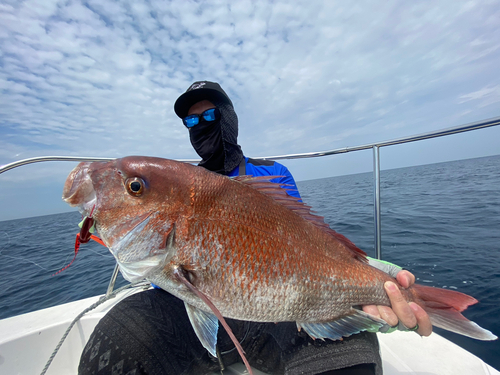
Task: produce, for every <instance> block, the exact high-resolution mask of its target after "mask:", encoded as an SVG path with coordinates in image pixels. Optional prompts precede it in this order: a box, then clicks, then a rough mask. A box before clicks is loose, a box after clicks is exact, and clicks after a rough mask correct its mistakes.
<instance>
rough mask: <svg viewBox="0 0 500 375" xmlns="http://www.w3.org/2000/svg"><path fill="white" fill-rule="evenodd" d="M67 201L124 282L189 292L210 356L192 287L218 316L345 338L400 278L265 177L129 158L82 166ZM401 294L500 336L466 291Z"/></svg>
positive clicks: (467, 326) (465, 327)
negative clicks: (471, 312) (475, 318)
mask: <svg viewBox="0 0 500 375" xmlns="http://www.w3.org/2000/svg"><path fill="white" fill-rule="evenodd" d="M63 199H64V200H65V201H66V202H67V203H69V204H70V205H72V206H77V207H78V208H79V210H80V212H81V213H82V214H83V215H85V216H90V215H91V213H92V218H93V220H94V221H95V223H96V227H97V230H98V232H99V235H100V236H101V238H102V239H103V241H104V243H105V244H106V246H107V247H108V248H109V250H110V251H111V253H112V254H113V255H114V257H115V258H116V260H117V262H118V264H119V266H120V270H121V272H122V274H123V276H124V277H125V278H126V279H127V280H129V281H135V280H138V279H142V278H146V279H147V280H149V281H151V282H153V283H154V284H156V285H158V286H160V287H161V288H162V289H164V290H166V291H168V292H170V293H172V294H173V295H175V296H177V297H179V298H181V299H182V300H184V302H185V304H186V308H187V311H188V315H189V317H190V319H191V322H192V324H193V326H194V328H195V331H196V332H197V334H198V337H199V338H200V340H201V341H202V343H203V345H204V346H205V347H206V348H207V349H208V350H209V351H210V352H211V353H212V354H213V355H215V341H216V339H217V338H216V332H217V325H218V322H217V318H216V317H215V315H214V313H213V311H214V310H213V309H211V308H209V307H208V306H207V303H206V302H205V301H204V300H203V298H200V294H197V293H195V292H193V288H192V287H194V288H195V289H197V291H199V292H200V293H201V294H202V295H204V296H206V298H207V299H208V300H209V301H211V303H213V305H214V306H215V308H216V309H217V310H218V311H220V313H221V314H222V316H224V317H228V318H234V319H240V320H250V321H257V322H282V321H295V322H297V326H298V327H299V328H301V329H304V330H305V331H306V332H307V333H308V334H309V335H310V336H312V337H314V338H329V339H334V340H335V339H340V338H341V337H343V336H349V335H351V334H354V333H357V332H360V331H363V330H367V329H374V328H375V329H376V328H377V327H380V326H381V325H383V324H384V323H385V322H383V321H381V320H379V319H378V318H375V317H372V316H370V315H368V314H366V313H364V312H363V311H361V310H360V308H359V307H360V306H362V305H372V304H375V305H390V302H389V298H388V297H387V295H386V293H385V291H384V282H386V281H388V280H391V281H395V280H394V279H393V278H392V277H391V276H389V275H388V274H386V273H384V272H382V271H380V270H378V269H376V268H373V267H371V266H370V265H369V264H368V263H367V261H366V256H365V253H364V252H363V251H361V250H360V249H358V248H357V247H356V246H354V244H353V243H351V242H350V241H349V240H348V239H347V238H345V237H343V236H342V235H340V234H338V233H336V232H335V231H333V230H332V229H330V228H329V227H328V225H326V224H325V223H324V221H323V219H322V218H321V217H318V216H315V215H313V214H311V212H310V210H309V207H307V206H305V205H304V204H303V203H301V202H297V200H296V199H295V198H292V197H289V196H288V195H287V194H286V192H285V190H284V189H282V188H280V187H279V186H276V185H275V184H272V183H270V182H268V181H265V180H263V179H262V178H261V177H259V178H251V177H237V178H232V179H231V178H228V177H225V176H221V175H218V174H215V173H212V172H209V171H207V170H205V169H203V168H201V167H196V166H192V165H190V164H185V163H180V162H176V161H172V160H166V159H159V158H150V157H136V156H132V157H126V158H123V159H117V160H114V161H110V162H93V163H80V164H79V165H78V166H77V167H76V168H75V169H74V170H73V171H72V172H71V174H70V175H69V177H68V179H67V181H66V184H65V186H64V193H63ZM179 272H180V273H181V274H182V275H183V276H184V277H185V280H184V282H183V281H182V280H181V279H180V278H179ZM186 280H187V281H188V284H190V286H191V287H188V286H187V285H186ZM402 293H403V295H404V296H405V297H406V299H407V300H408V301H413V302H415V303H417V304H418V305H420V306H421V307H422V308H423V309H425V311H426V312H427V313H428V314H429V316H430V318H431V321H432V323H433V325H435V326H437V327H441V328H444V329H447V330H450V331H453V332H457V333H460V334H462V335H466V336H469V337H473V338H476V339H479V340H494V339H496V336H494V335H493V334H492V333H491V332H489V331H487V330H484V329H482V328H481V327H479V326H478V325H477V324H475V323H473V322H471V321H469V320H467V319H466V318H465V317H464V316H462V314H461V313H460V312H461V311H463V310H465V309H466V308H467V306H469V305H472V304H474V303H476V302H477V301H476V300H475V299H474V298H472V297H470V296H467V295H465V294H462V293H459V292H455V291H451V290H443V289H437V288H431V287H426V286H421V285H414V286H413V287H411V288H409V289H403V290H402ZM207 327H208V328H207Z"/></svg>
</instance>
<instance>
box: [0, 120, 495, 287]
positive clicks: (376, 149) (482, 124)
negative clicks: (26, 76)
mask: <svg viewBox="0 0 500 375" xmlns="http://www.w3.org/2000/svg"><path fill="white" fill-rule="evenodd" d="M497 125H500V117H495V118H491V119H488V120H483V121H478V122H473V123H469V124H464V125H460V126H455V127H452V128H446V129H441V130H437V131H433V132H428V133H423V134H417V135H412V136H409V137H402V138H397V139H392V140H389V141H384V142H377V143H370V144H366V145H361V146H354V147H343V148H338V149H334V150H328V151H319V152H309V153H302V154H289V155H276V156H261V157H255V158H254V159H261V160H282V159H302V158H314V157H322V156H328V155H336V154H344V153H346V152H353V151H361V150H368V149H372V150H373V187H374V192H373V201H374V213H373V217H374V228H375V233H374V239H375V252H376V256H377V258H378V259H381V258H382V249H381V243H382V241H381V222H380V148H381V147H386V146H392V145H398V144H403V143H408V142H416V141H422V140H425V139H431V138H437V137H444V136H448V135H452V134H458V133H463V132H468V131H472V130H478V129H483V128H488V127H491V126H497ZM113 159H114V158H96V157H75V156H42V157H35V158H29V159H24V160H19V161H16V162H13V163H10V164H6V165H4V166H2V167H0V174H2V173H4V172H6V171H8V170H10V169H13V168H17V167H20V166H23V165H27V164H32V163H39V162H46V161H106V160H113ZM177 160H178V161H183V162H188V163H196V162H198V161H199V160H196V159H177ZM117 275H118V265H117V266H116V267H115V270H114V272H113V276H112V277H111V280H110V283H109V286H108V290H107V293H106V294H107V295H108V294H111V292H112V291H113V288H114V284H115V280H116V277H117Z"/></svg>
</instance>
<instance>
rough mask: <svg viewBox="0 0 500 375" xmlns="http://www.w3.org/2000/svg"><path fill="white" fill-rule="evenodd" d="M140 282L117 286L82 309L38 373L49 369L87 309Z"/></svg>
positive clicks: (41, 374) (43, 373)
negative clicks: (111, 291)
mask: <svg viewBox="0 0 500 375" xmlns="http://www.w3.org/2000/svg"><path fill="white" fill-rule="evenodd" d="M141 283H144V281H143V280H141V281H137V282H135V283H132V284H128V285H125V286H122V287H121V288H118V289H116V290H115V291H113V293H111V294H109V295H108V296H103V297H101V298H99V300H98V301H97V302H95V303H93V304H92V305H90V306H89V307H87V308H86V309H85V310H83V311H82V312H81V313H80V314H78V315H77V317H76V318H75V319H73V321H72V322H71V324H70V325H69V327H68V329H66V332H64V335H63V336H62V338H61V340H60V341H59V343H58V344H57V346H56V347H55V349H54V351H53V352H52V355H51V356H50V358H49V360H48V361H47V363H46V364H45V367H44V368H43V370H42V372H41V373H40V375H45V373H46V372H47V370H48V369H49V366H50V364H51V363H52V360H53V359H54V357H55V356H56V354H57V352H58V351H59V349H60V348H61V346H62V344H63V343H64V340H66V337H68V335H69V332H70V331H71V329H72V328H73V326H74V325H75V324H76V323H77V322H78V321H79V320H80V319H81V318H82V316H84V315H85V314H86V313H88V312H89V311H91V310H93V309H95V308H96V307H97V306H99V305H101V304H103V303H104V302H106V301H107V300H109V299H111V298H114V297H115V296H116V295H117V294H118V293H120V292H121V291H123V290H125V289H129V288H134V287H136V286H137V285H139V284H141ZM145 285H148V286H149V283H147V284H145Z"/></svg>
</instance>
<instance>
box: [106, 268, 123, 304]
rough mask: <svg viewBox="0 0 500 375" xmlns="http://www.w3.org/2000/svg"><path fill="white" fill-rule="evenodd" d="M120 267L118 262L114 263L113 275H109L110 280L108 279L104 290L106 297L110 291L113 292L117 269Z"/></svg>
mask: <svg viewBox="0 0 500 375" xmlns="http://www.w3.org/2000/svg"><path fill="white" fill-rule="evenodd" d="M119 269H120V267H119V266H118V263H116V264H115V269H114V271H113V275H111V280H109V285H108V290H107V291H106V297H108V296H109V295H110V294H111V293H113V289H114V288H115V282H116V277H117V276H118V271H119Z"/></svg>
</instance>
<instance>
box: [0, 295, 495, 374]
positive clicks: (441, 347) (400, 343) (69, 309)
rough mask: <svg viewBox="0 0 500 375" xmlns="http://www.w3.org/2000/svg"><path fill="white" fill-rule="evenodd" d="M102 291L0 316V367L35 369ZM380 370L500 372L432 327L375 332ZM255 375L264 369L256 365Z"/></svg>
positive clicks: (67, 366)
mask: <svg viewBox="0 0 500 375" xmlns="http://www.w3.org/2000/svg"><path fill="white" fill-rule="evenodd" d="M139 291H141V288H134V289H129V290H125V291H123V292H121V293H120V294H119V295H118V296H117V297H115V298H113V299H111V300H108V301H106V302H104V303H103V304H102V305H100V306H98V307H97V308H96V309H95V310H92V311H90V312H89V313H88V314H86V315H85V316H84V317H83V318H81V319H80V321H79V322H78V323H76V325H75V326H74V327H73V329H72V330H71V332H70V333H69V335H68V337H67V338H66V340H65V342H64V344H63V345H62V346H61V348H60V350H59V353H57V355H56V356H55V358H54V361H53V362H52V364H51V365H50V367H49V369H48V371H47V373H46V374H52V375H62V374H64V375H68V374H76V373H77V366H78V362H79V359H80V353H81V352H82V350H83V347H84V346H85V344H86V342H87V340H88V338H89V336H90V334H91V333H92V331H93V329H94V327H95V325H96V324H97V322H98V321H99V320H100V319H101V318H102V317H103V316H104V315H105V314H106V313H107V312H108V311H109V310H110V309H111V308H112V307H113V306H114V304H116V303H117V302H118V301H120V300H121V299H123V298H126V297H127V296H129V295H130V294H132V293H137V292H139ZM100 297H101V296H96V297H91V298H87V299H84V300H80V301H75V302H71V303H67V304H64V305H60V306H55V307H51V308H48V309H43V310H39V311H35V312H32V313H28V314H24V315H19V316H15V317H12V318H8V319H3V320H0V373H1V374H39V373H41V372H42V369H43V368H44V366H45V363H46V362H47V360H48V358H49V357H50V355H51V354H52V352H53V350H54V348H55V347H56V345H57V344H58V342H59V340H60V339H61V337H62V336H63V334H64V332H65V331H66V329H67V327H68V326H69V324H70V323H71V322H72V321H73V319H74V318H75V317H76V316H77V315H78V314H79V313H81V312H82V311H83V310H84V309H85V308H87V307H89V306H90V305H92V304H93V303H95V302H97V301H98V300H99V298H100ZM378 337H379V341H380V346H381V352H382V360H383V367H384V374H386V375H396V374H420V375H424V374H425V375H431V374H436V375H438V374H439V375H446V374H450V375H451V374H453V375H461V374H463V375H470V374H477V375H480V374H490V375H492V374H498V375H500V372H499V371H497V370H495V369H494V368H492V367H491V366H489V365H488V364H486V363H484V362H483V361H482V360H481V359H479V358H478V357H476V356H475V355H473V354H471V353H470V352H468V351H466V350H465V349H462V348H461V347H459V346H457V345H455V344H454V343H452V342H450V341H448V340H446V339H445V338H443V337H441V336H439V335H438V334H436V333H433V334H432V335H431V336H430V337H419V336H418V335H416V334H414V333H408V332H393V333H391V334H378ZM224 374H225V375H243V374H247V372H246V370H245V367H244V366H243V364H242V363H238V364H235V365H233V366H231V367H229V368H228V369H227V370H225V371H224ZM254 374H255V375H265V374H264V373H262V372H260V371H257V370H254Z"/></svg>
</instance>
